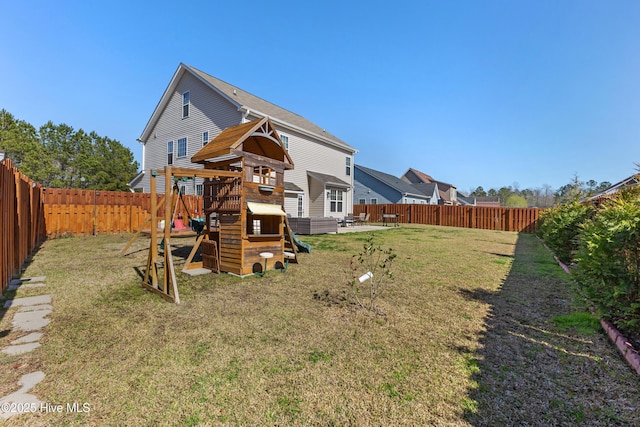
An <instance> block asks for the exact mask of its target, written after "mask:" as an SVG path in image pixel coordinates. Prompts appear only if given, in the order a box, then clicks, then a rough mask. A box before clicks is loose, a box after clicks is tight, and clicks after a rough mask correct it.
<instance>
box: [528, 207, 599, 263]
mask: <svg viewBox="0 0 640 427" xmlns="http://www.w3.org/2000/svg"><path fill="white" fill-rule="evenodd" d="M593 212H594V208H593V207H591V206H585V205H583V204H581V203H578V202H571V203H566V204H563V205H559V206H556V207H553V208H549V209H545V210H544V211H543V212H542V213H541V214H540V219H539V220H538V224H537V231H538V235H539V236H540V238H541V239H542V240H543V241H544V242H545V243H546V244H547V246H549V248H551V250H552V251H553V252H554V253H555V254H556V255H557V256H558V258H559V259H560V260H561V261H562V262H564V263H567V264H569V263H571V261H572V260H573V255H574V253H575V252H576V250H577V249H578V244H579V241H578V233H579V232H580V226H581V224H582V223H583V222H584V221H585V220H587V219H588V218H589V217H591V216H592V215H593Z"/></svg>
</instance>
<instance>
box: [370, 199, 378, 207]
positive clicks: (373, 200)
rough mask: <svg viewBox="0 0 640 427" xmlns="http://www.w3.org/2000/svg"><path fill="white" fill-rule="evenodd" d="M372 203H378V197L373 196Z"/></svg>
mask: <svg viewBox="0 0 640 427" xmlns="http://www.w3.org/2000/svg"><path fill="white" fill-rule="evenodd" d="M371 204H372V205H377V204H378V199H376V198H375V197H373V198H371Z"/></svg>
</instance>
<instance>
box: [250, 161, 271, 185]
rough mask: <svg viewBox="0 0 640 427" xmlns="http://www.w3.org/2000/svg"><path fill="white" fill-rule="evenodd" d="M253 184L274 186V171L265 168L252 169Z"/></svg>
mask: <svg viewBox="0 0 640 427" xmlns="http://www.w3.org/2000/svg"><path fill="white" fill-rule="evenodd" d="M253 182H255V183H258V184H263V185H276V171H274V170H273V169H271V168H269V167H266V166H256V167H254V168H253Z"/></svg>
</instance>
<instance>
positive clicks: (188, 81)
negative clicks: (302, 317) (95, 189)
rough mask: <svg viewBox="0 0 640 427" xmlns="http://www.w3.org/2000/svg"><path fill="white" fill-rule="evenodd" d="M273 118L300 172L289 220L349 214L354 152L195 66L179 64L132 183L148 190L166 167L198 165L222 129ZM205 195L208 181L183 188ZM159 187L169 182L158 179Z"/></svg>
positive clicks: (289, 178) (294, 179) (289, 198)
mask: <svg viewBox="0 0 640 427" xmlns="http://www.w3.org/2000/svg"><path fill="white" fill-rule="evenodd" d="M265 117H268V118H269V119H270V120H271V123H273V125H274V127H275V128H276V131H277V133H278V134H279V135H280V140H281V141H280V143H281V144H282V146H283V147H284V148H285V149H286V150H287V151H288V154H289V156H290V157H291V159H292V161H293V163H294V164H295V169H293V170H287V171H285V176H284V179H285V182H284V188H285V202H284V203H285V206H284V208H285V210H286V212H287V214H288V215H290V216H292V217H313V216H320V217H329V216H333V217H336V218H338V217H344V216H345V215H346V214H347V213H348V212H351V211H352V210H353V206H352V201H353V198H352V197H350V194H349V192H350V191H352V189H353V175H354V173H353V165H354V155H355V153H356V150H355V149H354V148H353V147H351V146H350V145H348V144H347V143H345V142H344V141H342V140H341V139H339V138H337V137H336V136H334V135H331V134H330V133H328V132H326V131H325V130H324V129H323V128H321V127H319V126H317V125H316V124H314V123H312V122H310V121H309V120H307V119H305V118H304V117H302V116H300V115H298V114H295V113H293V112H291V111H288V110H285V109H284V108H281V107H278V106H277V105H274V104H272V103H270V102H268V101H265V100H264V99H261V98H259V97H257V96H255V95H252V94H250V93H248V92H246V91H244V90H242V89H240V88H238V87H235V86H232V85H230V84H228V83H226V82H224V81H222V80H219V79H217V78H215V77H213V76H210V75H208V74H206V73H204V72H202V71H200V70H198V69H196V68H193V67H191V66H188V65H185V64H180V65H179V66H178V69H177V70H176V72H175V73H174V75H173V77H172V78H171V81H170V82H169V86H168V87H167V88H166V89H165V91H164V93H163V95H162V97H161V98H160V101H159V102H158V105H157V106H156V108H155V110H154V111H153V114H152V115H151V118H150V119H149V122H148V123H147V125H146V126H145V128H144V130H143V132H142V135H141V136H140V138H138V141H139V142H140V143H142V172H140V174H138V176H137V177H136V178H134V179H133V180H132V181H131V182H130V183H129V186H130V187H131V188H132V190H135V191H143V192H149V176H148V174H149V171H150V170H151V169H162V168H164V166H165V165H168V164H169V165H173V166H177V167H192V168H200V167H202V165H198V164H194V163H191V156H193V155H194V154H195V153H196V152H198V151H199V150H200V149H201V148H202V147H203V146H204V145H206V144H207V143H208V142H209V141H211V140H212V139H213V138H214V137H215V136H217V135H218V134H219V133H220V132H222V131H223V130H224V129H226V128H228V127H230V126H235V125H238V124H243V123H247V122H250V121H255V120H261V119H263V118H265ZM179 185H180V186H181V190H182V191H184V192H185V193H186V194H201V192H202V188H203V181H202V180H201V179H196V180H193V181H190V182H185V183H180V184H179ZM158 188H159V189H163V188H164V185H163V184H162V183H161V182H160V181H159V182H158Z"/></svg>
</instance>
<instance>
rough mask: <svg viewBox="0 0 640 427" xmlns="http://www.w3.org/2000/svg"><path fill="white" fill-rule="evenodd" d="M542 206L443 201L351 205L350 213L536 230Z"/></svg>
mask: <svg viewBox="0 0 640 427" xmlns="http://www.w3.org/2000/svg"><path fill="white" fill-rule="evenodd" d="M540 211H542V209H538V208H503V207H500V208H494V207H484V206H446V205H395V204H386V205H354V206H353V213H354V214H355V215H359V214H360V213H367V214H369V220H370V221H373V222H382V219H383V215H385V214H395V215H398V222H399V223H405V224H428V225H445V226H451V227H464V228H481V229H485V230H502V231H517V232H527V233H533V232H535V225H536V221H537V220H538V215H539V213H540Z"/></svg>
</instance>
